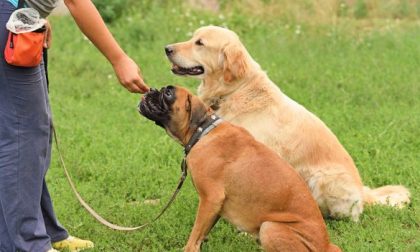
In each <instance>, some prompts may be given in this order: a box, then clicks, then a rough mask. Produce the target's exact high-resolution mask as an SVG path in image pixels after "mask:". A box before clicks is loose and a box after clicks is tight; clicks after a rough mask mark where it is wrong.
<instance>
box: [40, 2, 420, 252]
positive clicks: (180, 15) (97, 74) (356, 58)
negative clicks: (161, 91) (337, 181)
mask: <svg viewBox="0 0 420 252" xmlns="http://www.w3.org/2000/svg"><path fill="white" fill-rule="evenodd" d="M161 6H162V5H159V4H155V5H154V4H150V5H149V7H148V9H146V10H143V9H138V10H133V12H132V14H131V15H129V17H123V18H121V19H120V20H119V21H116V22H114V23H113V24H112V26H111V30H112V31H113V33H114V34H115V36H116V38H117V39H118V41H120V42H121V45H122V46H123V47H124V49H125V50H126V51H127V52H128V53H129V54H130V55H131V56H132V57H133V58H134V59H135V60H136V61H137V62H138V63H139V65H140V66H141V68H142V70H143V74H144V77H145V78H146V80H147V82H148V83H149V84H150V85H152V86H154V87H160V86H164V85H167V84H179V85H182V86H187V87H189V88H190V89H191V90H194V91H195V88H196V87H197V84H198V82H197V81H196V80H193V79H185V78H180V77H176V76H174V75H172V74H171V73H170V70H169V69H170V65H169V63H168V62H167V60H166V58H165V56H164V51H163V47H164V46H165V45H166V44H169V43H172V42H176V41H181V40H186V39H187V38H188V37H189V34H190V33H191V32H192V31H193V30H194V29H196V28H198V27H199V26H201V25H204V24H210V23H211V24H218V25H223V24H224V25H228V26H229V27H230V28H232V29H233V30H235V31H237V32H238V33H239V35H240V36H241V38H242V40H243V42H244V44H245V45H246V47H247V48H248V50H249V51H250V53H251V55H253V57H254V58H255V59H256V60H257V61H258V62H259V63H260V64H261V66H262V67H263V68H264V69H266V70H267V71H268V74H269V76H270V77H271V79H272V80H273V81H274V82H276V83H277V84H278V85H279V87H280V88H281V89H282V90H283V91H284V92H285V93H286V94H288V95H289V96H290V97H292V98H293V99H295V100H297V101H298V102H299V103H301V104H303V105H304V106H305V107H306V108H308V109H309V110H311V111H313V112H314V113H315V114H317V115H318V116H319V117H320V118H321V119H322V120H323V121H324V122H326V123H327V125H329V127H330V128H331V129H332V130H333V131H334V132H335V134H336V135H337V136H338V138H339V139H340V141H341V142H342V143H343V145H344V146H345V147H346V149H347V150H348V151H349V152H350V153H351V155H352V157H353V158H354V160H355V162H356V164H357V166H358V168H359V171H360V173H361V176H362V178H363V181H364V183H365V184H366V185H368V186H371V187H376V186H381V185H386V184H403V185H405V186H407V187H408V188H409V189H410V191H411V193H412V203H411V204H410V205H409V206H408V207H406V208H404V209H402V210H395V209H392V208H388V207H380V206H373V207H367V208H366V210H365V212H364V213H363V215H362V216H361V220H360V222H359V223H354V222H351V221H333V220H327V225H328V230H329V233H330V236H331V239H332V241H333V242H334V243H335V244H337V245H339V246H340V247H341V248H343V250H344V251H419V250H420V240H419V237H420V232H419V222H420V218H419V211H420V207H419V196H420V186H419V183H418V181H419V179H420V167H419V166H420V162H419V157H420V156H419V150H420V140H419V135H420V130H419V128H420V103H419V97H420V74H419V69H420V43H419V41H420V40H419V38H420V27H419V25H418V21H416V22H417V23H416V22H414V21H404V20H403V21H398V20H371V21H370V22H366V21H355V20H353V19H351V20H343V21H342V22H339V23H337V24H336V25H334V26H333V25H326V24H319V25H313V24H309V23H301V22H297V21H296V22H285V21H284V20H283V21H281V19H275V18H272V19H265V18H249V17H248V16H246V15H244V14H241V13H240V12H236V14H229V13H223V15H218V14H217V15H214V14H209V13H203V12H196V11H188V12H187V13H188V14H185V11H184V10H182V9H181V8H179V7H177V6H175V5H173V4H172V5H171V4H169V6H167V7H166V8H161ZM52 23H53V25H54V44H53V48H52V50H51V52H50V57H51V58H50V79H51V87H50V98H51V104H52V109H53V113H54V120H55V124H56V127H57V129H58V134H59V137H60V140H61V148H62V150H63V152H64V156H65V160H66V162H67V166H68V167H69V170H70V173H71V175H72V177H73V179H74V181H75V183H76V185H77V188H78V190H79V192H80V193H81V194H82V196H83V197H84V198H85V199H86V200H87V201H88V202H89V203H90V204H91V205H92V206H93V207H94V208H95V209H96V210H97V211H98V212H99V213H101V214H102V215H103V216H104V217H106V218H107V219H109V220H110V221H112V222H115V223H118V224H121V225H129V226H130V225H131V226H132V225H138V224H141V223H144V222H145V221H147V220H149V219H151V218H152V217H154V216H155V214H156V213H158V212H159V210H160V207H161V206H162V205H163V203H164V202H166V200H167V199H168V198H169V196H170V195H171V193H172V191H173V190H174V187H175V186H176V183H177V180H178V176H179V173H180V161H181V159H182V147H181V146H179V145H178V144H177V143H175V141H173V140H172V139H170V138H169V137H168V136H167V135H166V133H165V132H164V131H163V130H162V129H161V128H159V127H158V126H156V125H154V124H153V123H152V122H150V121H148V120H146V119H145V118H143V117H141V116H139V114H138V113H137V110H136V105H137V103H138V100H139V96H138V95H134V94H130V93H128V92H126V91H125V90H124V89H123V88H122V87H121V86H119V85H118V84H117V81H116V78H115V76H114V75H113V71H112V68H111V67H110V65H109V64H108V63H107V62H106V61H105V60H104V58H103V56H101V55H100V54H99V53H98V52H97V51H96V50H95V49H94V48H93V46H92V45H91V44H90V43H89V42H88V41H87V40H85V39H84V38H83V36H82V35H81V33H80V32H79V31H78V30H77V28H76V26H75V25H74V24H73V22H72V21H71V19H70V18H66V17H65V18H54V19H53V20H52ZM297 30H299V31H300V32H297ZM53 156H54V157H53V162H52V165H51V169H50V171H49V174H48V183H49V188H50V191H51V194H52V196H53V199H54V204H55V209H56V213H57V215H58V217H59V219H60V221H61V222H62V223H63V225H64V226H65V227H66V228H67V229H68V230H69V231H70V233H71V234H73V235H76V236H80V237H84V238H89V239H91V240H93V241H94V242H95V244H96V248H95V249H94V250H92V251H180V250H181V249H182V247H183V246H184V245H185V243H186V240H187V239H188V235H189V232H190V230H191V227H192V224H193V221H194V218H195V211H196V207H197V202H198V201H197V195H196V193H195V191H194V187H193V186H192V184H191V182H190V178H188V181H187V183H186V184H185V185H184V187H183V188H182V190H181V193H180V195H179V196H178V198H177V199H176V201H175V202H174V204H173V205H172V206H171V208H170V209H169V210H168V211H167V212H166V213H165V214H164V216H163V217H162V218H161V219H160V220H159V221H158V222H156V223H155V224H153V225H152V226H150V227H148V228H146V229H144V230H142V231H137V232H131V233H126V232H118V231H112V230H109V229H107V228H106V227H104V226H101V225H100V224H99V223H97V222H96V221H95V220H94V219H93V218H92V217H90V216H89V215H88V213H87V212H86V211H85V210H84V209H83V208H82V207H81V206H80V205H79V204H78V202H77V200H76V199H75V197H74V195H73V194H72V192H71V190H70V187H69V185H68V183H67V181H66V179H65V176H64V173H63V171H62V168H61V167H60V166H59V163H58V158H57V152H56V151H55V152H54V153H53ZM146 199H160V200H161V203H160V205H158V206H152V205H145V204H143V201H144V200H146ZM258 250H259V247H258V245H256V243H255V242H254V241H253V240H252V239H251V238H249V237H247V236H243V235H240V234H238V232H237V231H236V229H235V228H234V227H232V226H231V225H230V224H229V223H227V222H225V221H220V222H219V223H218V224H217V225H216V226H215V227H214V229H213V230H212V232H211V233H210V236H209V241H208V242H206V243H205V244H204V245H203V251H258Z"/></svg>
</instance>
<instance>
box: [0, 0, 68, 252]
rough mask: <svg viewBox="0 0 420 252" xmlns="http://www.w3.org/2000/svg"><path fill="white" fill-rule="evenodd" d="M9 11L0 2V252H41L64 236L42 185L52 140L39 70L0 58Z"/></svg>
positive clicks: (44, 86) (1, 0)
mask: <svg viewBox="0 0 420 252" xmlns="http://www.w3.org/2000/svg"><path fill="white" fill-rule="evenodd" d="M14 10H15V7H14V6H13V5H12V4H11V3H10V2H8V1H6V0H0V252H14V251H30V252H32V251H33V252H45V251H47V250H48V249H50V248H51V242H55V241H59V240H63V239H66V238H67V237H68V233H67V231H66V230H65V229H64V228H63V227H61V226H60V224H59V222H58V221H57V219H56V217H55V214H54V210H53V206H52V202H51V198H50V195H49V193H48V189H47V185H46V183H45V174H46V172H47V169H48V167H49V165H50V157H51V143H52V141H51V111H50V106H49V101H48V92H47V84H46V76H45V71H44V66H43V64H41V65H40V66H37V67H31V68H23V67H15V66H11V65H8V64H7V63H6V62H5V60H4V55H3V51H4V47H5V45H6V40H7V34H8V32H7V30H6V28H5V24H6V22H7V20H8V19H9V16H10V14H11V13H12V12H13V11H14Z"/></svg>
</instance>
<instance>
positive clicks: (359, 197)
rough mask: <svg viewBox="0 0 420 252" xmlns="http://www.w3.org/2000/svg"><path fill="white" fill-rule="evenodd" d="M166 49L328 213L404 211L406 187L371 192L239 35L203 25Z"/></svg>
mask: <svg viewBox="0 0 420 252" xmlns="http://www.w3.org/2000/svg"><path fill="white" fill-rule="evenodd" d="M165 51H166V54H167V56H168V58H169V60H170V61H171V62H172V63H173V67H172V72H173V73H175V74H178V75H185V76H194V77H197V78H199V79H201V80H202V81H201V84H200V86H199V88H198V95H199V97H200V98H201V99H202V100H203V101H204V102H205V103H206V104H208V105H209V106H211V107H212V108H213V109H214V110H215V111H216V113H217V114H218V115H220V116H221V117H222V118H223V119H225V120H227V121H230V122H232V123H234V124H237V125H240V126H242V127H244V128H246V129H247V130H248V131H249V132H250V133H251V134H252V135H253V136H254V137H255V138H256V139H257V140H259V141H261V142H263V143H265V144H266V145H268V146H269V147H271V148H272V149H273V150H274V151H275V152H277V153H278V154H279V155H280V156H281V157H282V158H284V159H285V160H287V161H288V162H289V163H290V164H291V165H292V166H293V167H294V168H295V169H296V170H297V171H298V172H299V174H300V175H301V176H302V177H303V178H304V180H305V181H306V183H307V185H308V186H309V188H310V190H311V192H312V195H313V197H314V198H315V200H316V201H317V203H318V205H319V207H320V209H321V212H322V213H323V215H324V216H330V217H333V218H343V217H350V218H352V219H353V220H354V221H357V220H358V218H359V215H360V214H361V213H362V211H363V205H364V203H368V204H373V203H376V204H384V205H390V206H396V207H402V206H404V204H406V203H408V202H409V201H410V199H409V197H410V193H409V191H408V190H407V189H406V188H405V187H403V186H384V187H380V188H377V189H370V188H368V187H364V186H363V183H362V181H361V178H360V175H359V172H358V170H357V168H356V166H355V164H354V162H353V160H352V158H351V156H350V155H349V154H348V153H347V151H346V150H345V149H344V147H343V146H342V145H341V144H340V142H339V141H338V139H337V137H336V136H335V135H334V133H333V132H332V131H331V130H330V129H329V128H328V127H327V126H326V125H325V124H324V123H323V122H322V121H321V120H320V119H319V118H318V117H317V116H315V115H314V114H312V113H311V112H309V111H308V110H307V109H306V108H304V107H303V106H302V105H300V104H298V103H297V102H296V101H294V100H292V99H291V98H289V97H288V96H286V95H285V94H284V93H282V91H281V90H280V89H279V88H278V87H277V85H275V84H274V83H273V82H272V81H271V80H270V79H269V77H268V76H267V74H266V73H265V72H264V71H263V70H262V69H261V67H260V66H259V65H258V63H257V62H255V61H254V60H253V59H252V57H251V56H250V54H249V53H248V51H247V50H246V48H245V47H244V45H243V44H242V43H241V41H240V39H239V37H238V36H237V35H236V34H235V33H234V32H233V31H231V30H228V29H225V28H221V27H216V26H207V27H202V28H199V29H198V30H197V31H196V32H195V33H194V35H193V37H192V38H191V39H190V40H188V41H185V42H181V43H176V44H172V45H168V46H166V47H165Z"/></svg>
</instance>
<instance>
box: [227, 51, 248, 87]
mask: <svg viewBox="0 0 420 252" xmlns="http://www.w3.org/2000/svg"><path fill="white" fill-rule="evenodd" d="M223 53H224V56H225V59H224V62H223V79H224V81H225V82H232V81H233V80H237V79H240V78H242V77H244V76H245V73H246V71H247V68H248V63H247V59H246V55H245V52H244V48H242V47H241V46H239V45H227V46H226V47H225V49H224V50H223Z"/></svg>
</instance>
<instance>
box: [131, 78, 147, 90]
mask: <svg viewBox="0 0 420 252" xmlns="http://www.w3.org/2000/svg"><path fill="white" fill-rule="evenodd" d="M134 84H135V86H136V87H138V88H139V91H140V92H141V93H146V92H147V91H149V89H150V88H149V87H148V86H147V85H146V83H144V80H143V79H141V78H140V79H136V80H135V81H134Z"/></svg>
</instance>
